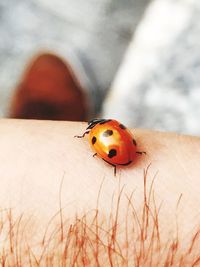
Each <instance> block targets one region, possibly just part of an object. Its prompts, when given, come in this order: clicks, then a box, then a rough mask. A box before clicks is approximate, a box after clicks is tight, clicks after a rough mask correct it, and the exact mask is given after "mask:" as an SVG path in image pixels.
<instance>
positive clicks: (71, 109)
mask: <svg viewBox="0 0 200 267" xmlns="http://www.w3.org/2000/svg"><path fill="white" fill-rule="evenodd" d="M9 117H11V118H20V119H44V120H71V121H82V120H87V103H86V97H85V95H84V93H83V90H82V88H81V85H80V84H79V82H78V80H77V78H76V77H75V75H74V74H73V72H72V69H71V68H70V66H69V65H67V64H66V62H65V63H64V62H63V61H62V60H61V59H60V58H59V57H57V56H55V55H52V54H42V55H40V56H38V57H37V58H35V60H33V62H32V63H31V64H30V65H29V66H28V68H27V69H26V72H25V74H24V77H23V78H22V81H21V83H20V84H19V86H18V87H17V89H16V92H15V94H14V97H13V101H12V104H11V108H10V112H9Z"/></svg>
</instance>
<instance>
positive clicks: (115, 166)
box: [102, 158, 117, 176]
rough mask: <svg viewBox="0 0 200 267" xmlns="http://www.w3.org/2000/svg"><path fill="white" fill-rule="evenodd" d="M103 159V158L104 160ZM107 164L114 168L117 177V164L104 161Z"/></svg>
mask: <svg viewBox="0 0 200 267" xmlns="http://www.w3.org/2000/svg"><path fill="white" fill-rule="evenodd" d="M102 159H103V158H102ZM103 160H104V161H105V162H106V163H108V164H110V165H111V166H113V167H114V176H116V174H117V165H115V164H112V163H110V162H108V161H107V160H105V159H103Z"/></svg>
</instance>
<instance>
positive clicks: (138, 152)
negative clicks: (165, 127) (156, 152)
mask: <svg viewBox="0 0 200 267" xmlns="http://www.w3.org/2000/svg"><path fill="white" fill-rule="evenodd" d="M136 153H137V154H139V155H143V154H145V155H146V154H147V153H146V152H145V151H136Z"/></svg>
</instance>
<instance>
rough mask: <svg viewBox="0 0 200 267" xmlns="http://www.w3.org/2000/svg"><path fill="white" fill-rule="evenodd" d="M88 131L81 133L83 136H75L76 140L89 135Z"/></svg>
mask: <svg viewBox="0 0 200 267" xmlns="http://www.w3.org/2000/svg"><path fill="white" fill-rule="evenodd" d="M89 132H90V131H86V132H84V133H83V135H75V136H74V137H76V138H83V137H84V136H85V135H86V134H89Z"/></svg>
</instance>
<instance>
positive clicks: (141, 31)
mask: <svg viewBox="0 0 200 267" xmlns="http://www.w3.org/2000/svg"><path fill="white" fill-rule="evenodd" d="M148 3H149V1H148V0H126V1H123V0H109V1H108V0H102V1H97V0H88V1H81V0H75V1H69V0H66V1H64V0H59V1H56V0H52V1H48V0H30V1H25V0H17V1H16V0H7V1H4V2H3V1H1V2H0V36H1V38H0V68H1V70H0V115H1V116H5V115H6V111H7V108H8V105H9V103H10V97H11V95H12V92H13V89H14V87H15V85H16V83H17V82H18V81H19V78H20V76H21V74H22V72H23V70H24V68H25V65H26V63H27V62H28V61H29V60H30V58H31V57H32V56H33V55H35V54H36V53H38V52H41V51H45V52H46V51H51V52H55V53H56V54H57V55H59V56H61V57H62V58H63V59H66V60H68V61H69V62H70V63H71V64H72V67H73V68H74V70H75V72H76V73H77V74H78V76H79V78H80V80H81V82H82V84H83V86H84V87H85V88H87V89H88V94H89V97H90V99H91V102H92V103H94V105H93V107H94V110H95V111H99V110H100V107H101V104H102V100H103V98H104V97H105V95H106V93H107V91H108V89H109V88H110V87H111V91H110V92H109V94H108V96H107V98H106V101H105V103H104V106H103V111H102V116H105V117H111V118H117V119H119V120H122V121H123V123H126V124H128V125H129V126H131V127H144V128H151V129H159V130H167V131H177V132H180V133H187V134H194V135H199V134H200V122H199V118H200V22H199V17H200V2H199V1H198V0H182V1H178V2H176V1H174V0H155V1H152V3H151V4H150V6H149V7H147V4H148ZM146 8H147V9H146ZM144 12H145V15H144V16H143V13H144ZM139 22H140V23H139ZM138 23H139V26H138V28H136V26H137V24H138ZM135 29H136V34H135V35H134V36H133V39H132V34H133V33H134V31H135ZM131 39H132V41H131V44H130V47H129V49H128V51H127V53H126V55H125V58H124V59H123V55H124V52H125V51H126V48H127V46H128V44H129V41H130V40H131ZM120 63H122V64H121V67H120V68H119V66H120ZM118 68H119V71H118ZM114 77H115V79H114ZM113 79H114V82H113Z"/></svg>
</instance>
